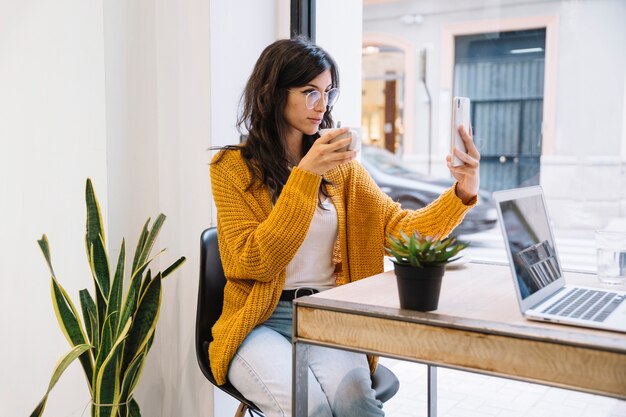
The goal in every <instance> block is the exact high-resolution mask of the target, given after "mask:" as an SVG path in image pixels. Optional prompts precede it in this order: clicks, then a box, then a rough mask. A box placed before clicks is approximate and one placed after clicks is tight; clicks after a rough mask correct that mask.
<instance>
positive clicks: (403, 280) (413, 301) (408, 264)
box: [385, 231, 469, 311]
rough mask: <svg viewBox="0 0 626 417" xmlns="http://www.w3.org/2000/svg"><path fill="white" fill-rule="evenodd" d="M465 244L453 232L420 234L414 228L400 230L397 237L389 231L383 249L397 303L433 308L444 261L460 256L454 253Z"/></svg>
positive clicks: (419, 308) (436, 304)
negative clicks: (394, 282)
mask: <svg viewBox="0 0 626 417" xmlns="http://www.w3.org/2000/svg"><path fill="white" fill-rule="evenodd" d="M467 246H469V242H462V241H458V240H457V239H456V237H453V236H451V237H447V238H445V239H439V238H438V237H436V236H435V237H432V236H425V237H422V236H420V234H419V233H418V232H417V231H413V233H412V234H411V236H407V234H406V233H405V232H404V231H400V238H397V237H395V236H392V235H389V246H388V247H386V248H385V251H386V252H387V254H388V255H390V256H391V257H392V259H391V260H392V262H393V263H394V270H395V273H396V280H397V282H398V295H399V297H400V307H402V308H406V309H410V310H417V311H431V310H436V309H437V306H438V304H439V292H440V290H441V279H442V278H443V275H444V273H445V269H446V264H447V263H449V262H452V261H455V260H457V259H459V257H456V255H457V254H458V253H459V252H460V251H461V250H463V249H465V248H466V247H467Z"/></svg>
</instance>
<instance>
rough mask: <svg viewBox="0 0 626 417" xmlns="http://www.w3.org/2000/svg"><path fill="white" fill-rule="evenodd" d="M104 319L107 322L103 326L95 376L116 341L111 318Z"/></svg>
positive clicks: (95, 376)
mask: <svg viewBox="0 0 626 417" xmlns="http://www.w3.org/2000/svg"><path fill="white" fill-rule="evenodd" d="M104 321H105V323H104V324H103V326H102V333H101V334H100V346H99V348H98V354H97V356H96V363H95V369H96V375H94V378H97V377H98V372H99V370H100V368H101V367H102V364H103V363H104V361H105V359H106V358H107V357H108V356H109V354H110V353H111V349H113V346H114V342H115V340H114V336H113V331H112V329H111V324H110V323H111V318H110V317H107V318H106V319H105V320H104ZM122 331H123V329H122ZM117 338H118V339H119V336H117ZM116 340H117V339H116ZM94 386H95V380H94Z"/></svg>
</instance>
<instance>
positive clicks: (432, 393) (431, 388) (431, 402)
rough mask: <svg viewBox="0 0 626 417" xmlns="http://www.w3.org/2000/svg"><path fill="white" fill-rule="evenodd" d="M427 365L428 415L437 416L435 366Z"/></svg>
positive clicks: (429, 416)
mask: <svg viewBox="0 0 626 417" xmlns="http://www.w3.org/2000/svg"><path fill="white" fill-rule="evenodd" d="M427 366H428V417H437V367H436V366H432V365H427Z"/></svg>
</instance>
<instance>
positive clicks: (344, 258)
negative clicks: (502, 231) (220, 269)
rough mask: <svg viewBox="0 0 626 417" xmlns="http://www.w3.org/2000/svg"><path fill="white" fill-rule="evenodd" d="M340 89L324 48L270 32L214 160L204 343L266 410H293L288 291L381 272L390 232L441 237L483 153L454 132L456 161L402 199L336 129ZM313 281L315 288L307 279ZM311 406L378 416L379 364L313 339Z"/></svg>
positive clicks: (469, 201) (226, 375)
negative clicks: (212, 316)
mask: <svg viewBox="0 0 626 417" xmlns="http://www.w3.org/2000/svg"><path fill="white" fill-rule="evenodd" d="M338 95H339V77H338V71H337V67H336V65H335V63H334V61H333V59H332V58H331V57H330V56H329V55H328V54H327V53H326V52H325V51H324V50H323V49H321V48H319V47H318V46H316V45H314V44H313V43H311V42H309V41H307V40H306V39H303V38H297V39H288V40H279V41H277V42H274V43H273V44H271V45H270V46H268V47H267V48H266V49H265V50H264V51H263V52H262V54H261V56H260V57H259V59H258V61H257V63H256V65H255V67H254V70H253V72H252V75H251V77H250V79H249V80H248V83H247V85H246V88H245V91H244V94H243V97H242V101H243V108H242V113H241V116H240V118H239V121H238V125H239V128H240V130H244V129H245V130H247V132H248V137H247V140H246V142H245V143H244V144H243V145H241V146H227V147H225V148H224V149H223V150H222V151H221V152H219V153H218V154H217V155H216V156H215V158H214V159H213V161H212V164H211V184H212V189H213V196H214V199H215V204H216V206H217V229H218V240H219V245H220V252H221V256H222V263H223V265H224V272H225V274H226V277H227V283H226V287H225V290H224V307H223V310H222V315H221V317H220V319H219V320H218V321H217V323H216V324H215V326H214V327H213V337H214V340H213V342H212V343H211V345H210V347H209V356H210V359H211V367H212V370H213V374H214V376H215V378H216V380H217V382H218V383H220V384H222V383H225V382H226V381H227V380H228V381H230V383H231V384H232V385H234V386H235V388H237V389H238V390H239V391H240V392H241V393H242V394H243V395H244V396H245V397H246V398H248V399H249V400H251V401H253V402H254V403H255V404H256V405H257V406H258V407H259V408H260V409H261V411H263V413H264V414H265V415H266V416H267V417H276V416H281V417H284V416H291V352H292V351H291V318H292V317H291V315H292V307H291V302H292V300H293V298H294V297H295V296H298V295H308V294H310V293H311V292H314V291H323V290H325V289H328V288H332V287H334V286H336V285H341V284H345V283H348V282H351V281H356V280H358V279H361V278H365V277H368V276H371V275H375V274H377V273H380V272H382V271H383V258H384V245H385V240H386V236H387V235H388V234H389V233H392V234H394V235H398V234H399V232H400V230H405V231H406V232H407V233H408V232H411V231H413V230H414V229H417V230H418V231H419V233H421V234H423V235H435V234H438V235H441V236H443V235H447V234H449V233H450V231H451V230H452V229H453V228H454V227H455V226H456V225H457V224H458V223H460V221H461V220H462V219H463V216H464V215H465V213H466V212H467V211H468V210H469V209H470V208H471V207H472V206H473V205H474V204H475V203H476V194H477V192H478V185H479V176H478V167H479V162H478V161H479V158H480V155H479V153H478V151H477V150H476V147H475V146H474V144H473V141H472V138H471V136H470V135H469V134H467V133H465V132H464V131H461V134H462V137H463V139H464V141H465V143H466V146H467V149H468V153H462V152H460V151H458V150H455V155H456V156H458V157H459V158H461V160H462V161H464V162H465V165H463V166H460V167H455V168H453V167H452V166H451V162H450V161H451V157H450V155H448V157H447V160H448V167H449V169H450V171H451V172H452V174H453V175H454V177H455V178H456V180H457V182H456V184H455V186H453V187H452V188H450V189H449V190H448V191H446V192H445V193H443V194H442V195H441V196H440V197H439V198H438V199H437V200H436V201H434V202H433V203H432V204H430V205H429V206H428V207H426V208H424V209H421V210H418V211H408V210H402V209H401V208H400V205H399V204H398V203H394V202H393V201H392V200H391V199H390V198H389V197H388V196H387V195H386V194H384V193H382V192H381V191H380V190H379V189H378V187H377V186H376V184H375V183H374V182H373V180H372V179H371V178H370V177H369V175H368V174H367V172H366V171H365V170H364V168H363V167H362V166H361V165H360V164H359V163H358V162H356V161H354V158H355V156H356V152H354V151H350V150H345V151H340V149H341V148H344V147H345V146H346V145H348V144H349V143H350V140H351V139H350V138H346V139H341V140H338V141H337V142H335V143H330V141H331V140H332V139H334V138H335V137H337V136H339V135H340V134H342V133H344V132H346V131H347V129H333V130H332V131H330V132H328V133H326V134H325V135H323V136H321V137H318V136H319V135H318V130H319V129H320V128H330V127H332V126H333V122H332V118H331V109H332V106H333V104H334V103H335V102H336V100H337V98H338ZM309 289H312V290H309ZM309 363H310V369H309V401H308V405H309V415H310V416H325V417H331V416H335V417H348V416H359V417H368V416H383V415H384V413H383V411H382V404H381V403H380V402H379V401H378V400H376V399H375V396H374V391H373V390H372V389H371V380H370V372H371V370H373V369H374V367H375V365H376V363H375V360H374V358H370V361H369V363H368V358H367V357H366V356H365V355H364V354H359V353H354V352H344V351H339V350H333V349H328V348H323V347H317V346H311V347H310V350H309Z"/></svg>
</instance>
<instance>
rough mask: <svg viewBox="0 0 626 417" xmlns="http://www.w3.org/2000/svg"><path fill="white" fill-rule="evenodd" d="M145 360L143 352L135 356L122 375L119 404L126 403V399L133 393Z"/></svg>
mask: <svg viewBox="0 0 626 417" xmlns="http://www.w3.org/2000/svg"><path fill="white" fill-rule="evenodd" d="M145 358H146V354H145V352H144V353H143V354H141V355H137V356H136V357H135V359H133V360H132V362H131V363H130V364H129V365H128V369H127V370H126V372H125V373H124V377H123V378H122V385H121V387H120V402H121V403H123V402H126V401H128V398H130V396H131V395H132V393H133V390H134V389H135V386H136V384H137V382H138V381H139V376H140V374H141V369H142V367H143V364H144V360H145Z"/></svg>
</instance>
